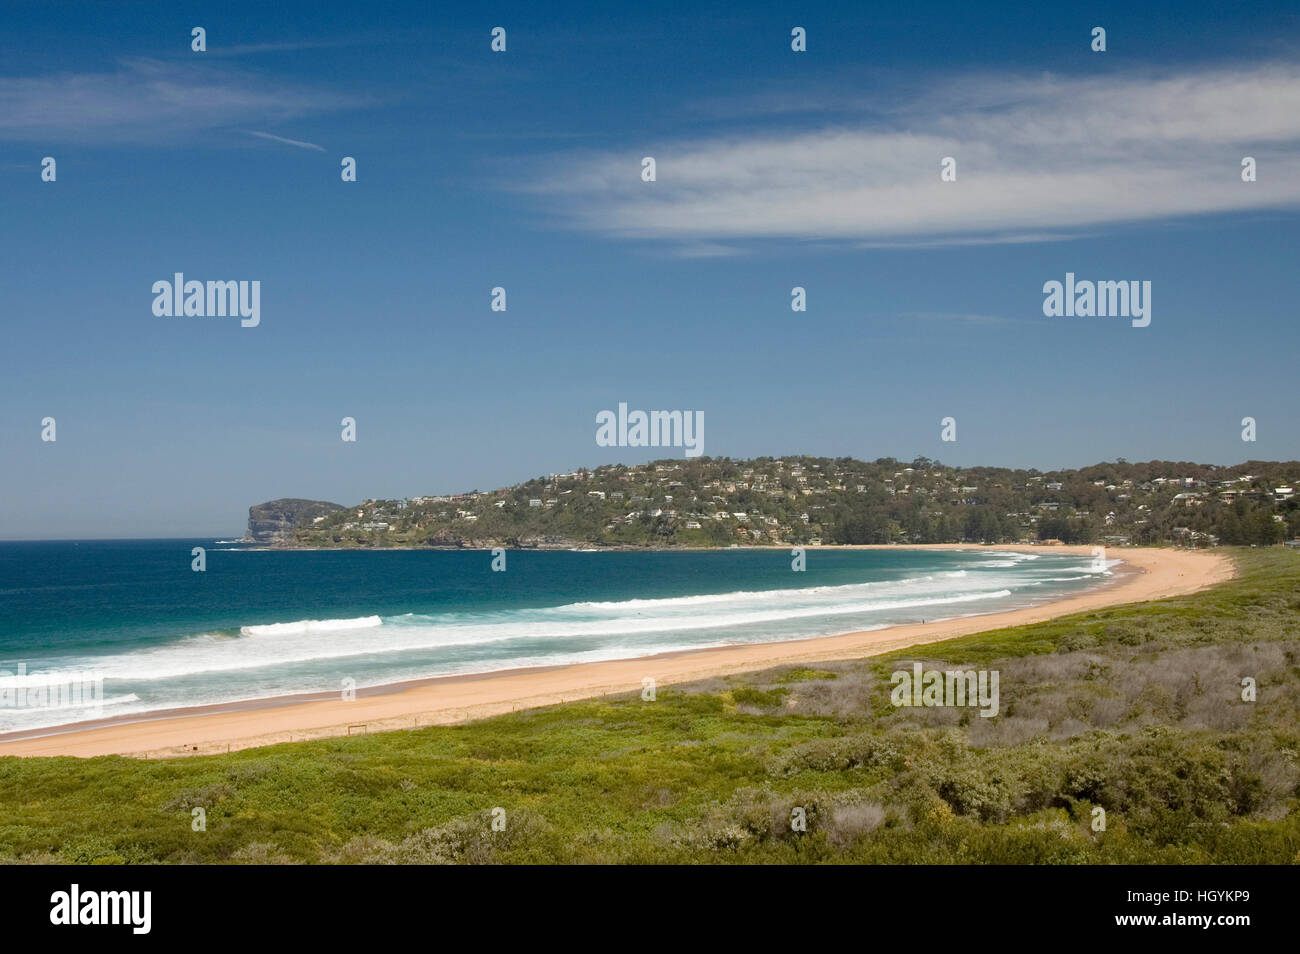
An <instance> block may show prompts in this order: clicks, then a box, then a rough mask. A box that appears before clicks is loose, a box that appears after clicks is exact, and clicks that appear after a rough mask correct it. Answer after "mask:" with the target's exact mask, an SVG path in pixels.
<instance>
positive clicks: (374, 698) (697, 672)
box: [0, 544, 1234, 757]
mask: <svg viewBox="0 0 1300 954" xmlns="http://www.w3.org/2000/svg"><path fill="white" fill-rule="evenodd" d="M828 549H829V548H828ZM846 549H882V550H889V549H894V550H897V549H904V547H901V546H898V545H882V546H873V547H856V548H846ZM906 549H917V550H953V549H966V550H1003V551H1007V550H1018V551H1024V552H1052V553H1081V554H1090V553H1091V552H1092V548H1091V547H1089V546H1077V547H1062V546H1034V545H1015V544H999V545H997V546H978V545H968V544H934V545H923V546H916V547H906ZM1109 555H1110V556H1113V557H1117V558H1119V559H1121V560H1123V561H1124V563H1123V565H1122V566H1121V567H1120V568H1119V573H1118V576H1119V579H1117V581H1115V582H1113V583H1111V584H1109V585H1107V586H1103V587H1099V588H1097V589H1094V590H1089V591H1088V592H1086V593H1082V594H1079V595H1077V596H1072V597H1068V598H1066V599H1062V600H1058V601H1055V602H1052V603H1044V604H1041V605H1039V606H1033V607H1026V608H1023V609H1018V610H1011V611H1007V612H1002V613H992V614H987V615H982V616H965V617H960V618H956V619H950V620H943V621H940V622H929V623H911V624H905V625H900V626H891V627H887V628H885V629H879V630H870V631H866V632H856V633H846V634H844V635H840V636H827V637H820V638H815V639H802V640H791V641H784V642H770V643H758V644H746V645H736V646H724V647H715V648H709V649H692V650H682V651H678V652H671V653H661V654H657V655H653V656H642V657H637V658H633V659H622V660H608V661H601V662H589V663H574V664H570V665H562V666H550V667H544V668H533V669H509V670H503V671H499V672H492V673H484V674H476V675H459V676H443V677H436V678H431V679H422V680H416V681H411V682H404V683H397V684H394V685H389V686H381V687H375V688H373V689H369V690H358V693H357V697H356V699H354V700H351V701H344V700H342V699H340V698H338V693H336V692H330V693H320V694H315V695H309V696H304V695H296V696H289V697H279V698H271V699H259V700H251V701H248V702H242V703H226V704H221V705H214V706H203V707H196V708H192V709H184V710H167V711H160V712H156V713H148V714H137V715H133V716H125V717H122V718H120V719H117V720H103V721H100V722H97V723H80V724H78V725H76V726H69V727H61V728H50V729H38V730H30V731H26V732H15V733H9V734H7V735H4V736H0V756H4V755H21V756H52V755H71V756H80V757H89V756H95V755H109V754H121V755H133V756H138V757H171V756H180V755H197V754H215V753H220V752H226V751H228V750H229V751H234V750H236V749H243V748H251V747H254V746H261V745H272V744H276V743H280V742H288V741H303V740H306V739H317V738H327V737H332V736H341V735H347V734H355V733H358V732H375V731H392V730H396V729H403V728H412V727H414V726H426V725H439V724H450V723H454V722H461V721H466V720H469V719H478V718H484V717H487V716H492V715H498V714H501V713H503V712H510V711H513V710H517V709H528V708H535V707H538V706H545V705H553V704H555V703H559V702H568V701H573V700H575V699H583V698H591V697H594V696H600V695H608V694H612V693H623V692H630V691H633V690H638V691H639V690H640V689H641V688H642V680H643V679H645V678H652V679H654V680H655V684H656V685H657V686H666V685H671V684H672V683H677V682H687V681H692V680H696V679H703V678H707V677H710V676H722V675H731V674H733V673H738V672H745V671H754V670H759V669H766V668H769V667H772V666H778V665H785V664H792V663H809V662H824V661H829V660H835V659H849V658H855V657H862V656H870V655H878V654H880V653H884V652H889V651H891V650H895V649H900V648H905V647H907V646H913V645H920V644H924V643H928V642H936V641H939V640H943V639H948V638H951V637H953V636H963V635H967V634H970V633H976V632H984V631H988V630H993V629H1000V628H1003V627H1007V626H1018V625H1024V624H1027V623H1035V622H1041V621H1043V620H1047V619H1052V618H1055V617H1058V616H1064V615H1068V614H1071V613H1077V612H1083V611H1087V610H1092V609H1098V608H1101V607H1105V606H1112V605H1118V604H1121V603H1133V602H1144V601H1149V600H1156V599H1163V598H1165V597H1169V596H1176V595H1181V594H1184V593H1191V592H1195V591H1196V590H1200V589H1203V588H1205V587H1207V586H1211V585H1213V584H1215V583H1219V582H1222V581H1224V580H1226V579H1229V578H1231V576H1232V575H1233V572H1234V571H1233V567H1232V563H1231V561H1230V560H1229V559H1228V558H1227V557H1224V556H1220V555H1217V554H1214V553H1213V552H1206V551H1188V550H1169V549H1140V548H1135V549H1127V548H1125V549H1115V550H1112V551H1110V552H1109Z"/></svg>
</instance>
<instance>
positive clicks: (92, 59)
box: [0, 2, 1300, 539]
mask: <svg viewBox="0 0 1300 954" xmlns="http://www.w3.org/2000/svg"><path fill="white" fill-rule="evenodd" d="M550 6H553V5H548V6H547V8H542V7H539V6H538V5H536V4H493V5H490V6H488V7H487V8H485V10H484V11H483V12H479V11H475V10H468V9H467V10H464V11H462V12H457V11H456V10H454V9H453V10H447V9H442V8H435V7H433V6H431V5H428V4H410V5H404V4H384V5H370V6H366V5H354V4H334V3H329V2H314V3H311V4H301V5H300V4H283V5H275V6H274V8H270V7H268V6H267V5H265V4H220V5H216V4H184V3H180V4H156V5H155V4H114V5H105V4H59V3H23V2H18V3H9V4H7V5H6V13H5V18H4V23H3V25H0V208H2V209H3V220H2V221H3V228H2V229H0V243H2V245H0V252H2V253H3V256H4V260H5V262H6V267H5V269H4V270H3V274H2V277H0V295H2V297H0V303H2V307H0V316H2V317H0V321H3V323H4V342H5V359H6V360H5V361H4V374H3V375H2V376H0V446H2V447H3V451H4V454H3V461H4V463H3V470H2V472H0V538H9V539H15V538H16V539H30V538H38V537H117V536H173V535H176V536H179V535H190V534H214V535H224V534H237V533H238V532H239V531H240V530H241V529H242V527H243V525H244V522H245V519H246V512H247V508H248V506H249V505H250V504H253V503H257V502H260V501H263V500H267V499H271V498H274V497H281V496H300V497H311V498H318V499H327V500H334V501H338V502H343V503H347V502H353V501H356V500H359V499H361V498H363V497H387V496H408V495H414V494H425V493H439V492H451V491H457V490H465V489H471V488H475V487H477V488H481V489H486V488H491V487H496V486H501V485H504V484H508V483H513V482H516V481H518V480H522V479H526V478H528V477H532V476H536V475H539V474H545V473H550V472H555V471H566V470H570V469H572V468H574V467H576V466H583V465H585V466H595V465H598V464H601V463H613V462H617V461H623V462H629V463H630V462H634V461H638V460H645V459H650V458H652V457H657V456H669V455H673V454H674V453H679V452H674V451H672V450H668V451H659V450H641V449H619V448H603V447H598V446H597V445H596V443H595V440H594V434H595V415H596V413H597V412H598V411H600V410H602V409H606V408H611V409H612V408H615V407H616V406H617V404H618V403H619V402H620V401H624V402H627V403H628V404H629V405H630V406H631V407H633V408H644V409H691V410H701V411H703V412H704V416H705V443H704V452H705V453H706V454H709V455H715V456H716V455H729V456H734V457H747V456H754V455H761V454H791V453H809V454H825V455H852V456H856V457H861V458H867V459H873V458H876V457H879V456H897V457H900V458H907V459H910V458H912V457H914V456H916V455H925V456H929V457H937V458H939V459H941V460H943V461H944V462H945V463H952V464H960V465H973V464H988V465H1008V466H1025V467H1030V466H1033V467H1039V468H1041V469H1050V468H1053V467H1070V466H1080V465H1084V464H1088V463H1093V462H1096V461H1098V460H1108V459H1114V458H1116V457H1127V458H1128V459H1130V460H1145V459H1151V458H1169V459H1175V460H1198V461H1203V462H1209V463H1225V464H1226V463H1236V462H1239V461H1242V460H1248V459H1293V458H1295V457H1297V456H1300V454H1297V450H1298V449H1300V415H1297V414H1296V413H1295V407H1296V388H1295V367H1296V356H1297V354H1300V327H1298V326H1297V321H1296V314H1295V300H1296V293H1295V276H1296V267H1295V260H1296V254H1297V248H1298V247H1300V246H1298V245H1297V241H1296V240H1297V227H1298V226H1300V217H1298V216H1297V208H1298V207H1300V150H1297V144H1298V142H1300V15H1298V14H1297V11H1296V8H1295V7H1294V5H1293V4H1267V3H1262V4H1254V5H1251V6H1250V7H1249V9H1248V10H1246V9H1245V8H1241V9H1238V5H1236V4H1201V5H1198V11H1197V12H1188V11H1186V10H1184V9H1183V5H1181V4H1169V5H1163V4H1148V5H1143V7H1144V9H1142V10H1140V11H1139V10H1133V9H1130V6H1129V5H1128V4H1113V5H1107V4H1086V5H1067V6H1059V5H1050V8H1045V7H1046V6H1047V5H1036V4H1035V5H1031V4H1025V5H1023V6H1022V5H1005V6H994V5H971V4H942V3H941V4H926V5H924V6H922V7H914V6H909V5H893V7H888V6H887V7H883V8H881V7H872V8H867V7H863V6H861V5H859V6H858V7H856V8H855V7H854V5H849V4H825V5H817V4H808V5H789V4H775V3H774V4H757V5H751V7H752V9H751V10H750V11H747V12H740V11H737V10H735V9H729V5H718V6H716V7H712V8H710V7H708V6H701V5H700V4H697V3H683V4H678V3H661V4H654V5H637V6H626V7H624V5H618V6H617V8H616V7H615V5H609V4H591V5H576V4H571V5H564V6H563V9H562V10H561V11H556V10H554V9H550ZM194 26H202V27H204V28H205V29H206V31H207V46H208V50H207V52H206V53H195V52H192V51H191V50H190V30H191V28H192V27H194ZM495 26H502V27H505V29H506V30H507V51H506V52H505V53H504V54H495V53H492V52H491V51H490V49H489V42H490V31H491V29H492V28H493V27H495ZM793 26H803V27H805V28H806V29H807V33H808V50H807V52H805V53H794V52H792V51H791V50H790V30H791V28H792V27H793ZM1094 26H1103V27H1105V28H1106V30H1107V47H1108V48H1107V51H1106V52H1105V53H1094V52H1092V51H1091V49H1090V46H1089V45H1090V31H1091V30H1092V28H1093V27H1094ZM277 137H278V138H277ZM284 140H289V141H284ZM647 155H649V156H654V157H655V158H656V160H657V164H658V169H657V172H658V181H656V182H654V183H644V182H642V181H641V179H640V174H639V173H640V160H641V157H643V156H647ZM944 155H953V156H955V157H956V159H957V162H958V167H957V168H958V176H957V181H956V182H954V183H940V182H939V175H938V173H939V161H940V158H941V157H942V156H944ZM1246 155H1250V156H1254V157H1256V159H1257V160H1258V162H1259V178H1258V181H1257V182H1254V183H1243V182H1241V181H1240V160H1241V157H1242V156H1246ZM44 156H53V157H55V158H56V160H57V163H58V165H57V170H58V179H57V181H56V182H54V183H46V182H42V181H41V178H40V164H41V159H42V157H44ZM343 156H353V157H355V158H356V159H357V163H358V181H357V182H355V183H343V182H341V181H340V177H339V162H340V159H341V158H342V157H343ZM177 271H181V272H184V273H185V274H186V276H187V278H192V279H200V280H207V279H213V280H217V279H220V280H227V279H245V280H258V281H260V282H261V283H262V316H261V324H260V325H259V326H258V327H256V328H241V327H240V326H239V324H238V321H237V320H235V321H232V320H230V319H210V320H209V319H167V318H159V317H155V316H154V315H153V313H152V310H151V304H152V301H153V295H152V293H151V286H152V284H153V282H155V281H157V280H160V279H170V278H171V276H172V274H173V273H174V272H177ZM1067 271H1072V272H1075V273H1076V274H1077V275H1078V277H1079V278H1081V279H1082V278H1091V279H1094V280H1145V281H1150V282H1151V283H1152V287H1153V294H1152V298H1153V301H1152V305H1153V308H1152V322H1151V325H1150V327H1147V328H1142V329H1136V328H1132V327H1130V325H1129V323H1128V321H1126V320H1123V319H1099V318H1093V319H1065V318H1047V317H1044V315H1043V313H1042V302H1043V293H1042V286H1043V283H1044V282H1047V281H1051V280H1062V279H1063V278H1064V276H1065V273H1066V272H1067ZM498 285H500V286H504V287H505V288H506V289H507V294H508V303H509V307H508V310H507V311H506V312H493V311H491V310H490V309H489V300H490V291H491V289H492V288H493V287H494V286H498ZM795 285H801V286H803V287H805V288H806V289H807V293H808V311H807V312H805V313H793V312H792V311H791V310H790V290H791V288H792V287H793V286H795ZM949 415H951V416H953V417H955V418H956V419H957V422H958V440H957V441H956V442H955V443H943V442H941V441H940V439H939V436H940V427H939V421H940V419H941V418H942V417H945V416H949ZM46 416H52V417H54V418H55V419H56V420H57V422H58V424H57V426H58V440H57V442H55V443H52V444H51V443H45V442H42V441H41V440H40V430H41V428H40V421H41V419H42V418H43V417H46ZM344 416H351V417H354V418H355V419H356V420H357V427H358V440H357V442H356V443H354V444H349V443H344V442H342V441H341V440H340V437H339V434H340V426H339V422H340V420H341V418H343V417H344ZM1245 416H1253V417H1255V418H1256V419H1257V421H1258V428H1259V438H1258V441H1257V442H1256V443H1254V444H1246V443H1243V442H1242V441H1241V440H1240V432H1241V427H1240V421H1241V418H1242V417H1245Z"/></svg>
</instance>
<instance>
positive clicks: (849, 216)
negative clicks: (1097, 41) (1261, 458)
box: [523, 63, 1300, 247]
mask: <svg viewBox="0 0 1300 954" xmlns="http://www.w3.org/2000/svg"><path fill="white" fill-rule="evenodd" d="M939 87H940V89H941V90H942V91H943V92H939V93H928V94H924V95H918V96H917V97H915V98H914V99H913V100H911V101H910V102H904V103H893V102H891V103H889V104H884V103H881V104H874V105H877V106H879V108H878V109H876V110H872V106H873V104H871V103H869V102H865V101H863V102H860V103H855V108H860V109H861V111H862V112H863V113H864V114H865V113H870V114H871V115H870V117H869V118H867V117H866V116H864V117H863V118H861V119H860V120H856V121H855V120H841V121H840V122H838V123H837V124H836V125H835V126H833V127H825V128H819V129H816V130H808V129H807V128H806V127H805V128H803V129H800V130H799V131H794V132H789V133H785V134H782V133H779V132H774V131H773V125H772V123H771V122H770V121H767V122H763V123H762V124H761V126H760V128H761V131H756V132H753V133H749V134H746V133H735V132H733V133H730V134H728V135H726V136H712V137H697V138H691V139H681V140H676V141H660V142H657V143H654V144H648V145H646V146H645V147H644V149H643V151H640V152H636V153H635V154H629V153H622V154H612V153H608V152H604V153H591V152H588V153H581V152H579V153H572V154H569V155H566V156H563V157H560V158H558V159H557V160H556V161H555V162H554V163H552V164H550V165H549V166H547V167H546V168H545V169H544V171H543V173H542V174H541V175H539V176H537V177H535V178H533V179H532V180H531V181H530V182H528V183H527V184H526V185H525V186H524V187H523V188H524V189H525V190H526V191H529V192H532V193H533V194H535V195H537V196H539V197H541V198H543V199H545V200H548V201H549V202H550V203H551V206H552V208H553V209H554V214H555V216H556V218H557V219H558V220H559V221H561V222H563V223H565V224H568V225H570V226H573V227H576V228H579V229H587V230H592V231H596V232H601V233H605V234H608V235H612V236H617V237H624V238H639V239H666V240H673V241H677V242H684V243H688V244H702V245H704V246H705V247H707V245H708V244H709V243H727V242H736V241H738V240H752V239H787V240H790V239H793V240H810V239H821V240H827V239H829V240H840V241H846V242H851V243H854V244H865V245H872V246H882V245H890V246H894V245H945V244H972V243H982V242H1014V241H1044V240H1053V239H1061V238H1068V237H1072V236H1074V235H1076V234H1077V233H1078V232H1079V231H1080V230H1096V229H1098V228H1100V227H1103V226H1111V225H1114V224H1117V223H1124V222H1140V221H1148V220H1153V219H1161V218H1169V217H1174V216H1186V215H1194V214H1200V213H1212V212H1231V211H1245V210H1258V209H1276V208H1284V207H1286V208H1290V207H1297V206H1300V149H1298V148H1297V146H1298V145H1300V66H1297V65H1294V64H1289V63H1285V64H1284V63H1275V64H1267V65H1260V66H1255V67H1236V68H1223V69H1219V70H1215V71H1208V72H1197V73H1167V74H1163V75H1142V76H1134V75H1129V76H1113V75H1112V76H1107V77H1104V78H1092V77H1089V78H1083V79H1079V78H1062V77H1053V76H1042V77H1034V78H1018V77H1010V78H1008V77H996V78H990V77H987V76H969V77H961V76H958V77H948V78H946V79H945V80H944V81H943V82H942V83H941V84H939ZM817 107H818V104H817V103H816V102H809V104H808V110H807V111H808V112H810V113H811V112H814V111H815V110H816V109H817ZM792 109H793V107H792V104H791V100H790V98H789V97H788V96H787V97H784V98H781V99H779V100H778V101H777V102H776V103H775V105H773V104H770V103H769V104H765V107H763V108H759V109H757V110H755V113H762V112H765V111H767V112H770V113H775V114H777V115H784V114H785V113H788V112H790V111H792ZM750 125H756V123H750ZM647 154H648V155H654V156H655V158H656V161H657V179H658V181H656V182H653V183H646V182H642V181H641V179H640V159H641V156H642V155H647ZM1246 155H1250V156H1254V157H1255V158H1256V159H1257V160H1258V162H1259V181H1257V182H1254V183H1243V182H1242V181H1241V175H1240V173H1241V168H1240V161H1241V158H1242V157H1243V156H1246ZM944 156H953V157H955V158H956V160H957V181H956V182H951V183H945V182H941V181H940V179H939V165H940V160H941V158H942V157H944Z"/></svg>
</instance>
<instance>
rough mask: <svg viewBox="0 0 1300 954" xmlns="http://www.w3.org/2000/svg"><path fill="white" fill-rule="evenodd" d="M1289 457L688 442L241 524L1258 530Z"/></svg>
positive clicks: (466, 529)
mask: <svg viewBox="0 0 1300 954" xmlns="http://www.w3.org/2000/svg"><path fill="white" fill-rule="evenodd" d="M1298 485H1300V462H1297V461H1290V462H1284V463H1276V462H1268V461H1250V462H1247V463H1245V464H1240V465H1236V466H1233V467H1217V466H1213V465H1205V464H1194V463H1188V462H1177V461H1149V462H1146V463H1137V464H1133V463H1129V462H1127V461H1123V460H1120V461H1116V462H1114V463H1102V464H1097V465H1094V466H1092V467H1084V468H1081V469H1079V470H1065V471H1048V472H1043V471H1037V470H1011V469H1008V468H1000V467H969V468H957V467H947V466H945V465H943V464H941V463H939V462H938V461H933V460H929V459H927V458H918V459H916V460H914V461H912V462H910V463H904V462H902V461H897V460H893V459H891V458H882V459H880V460H876V461H872V462H867V461H860V460H855V459H853V458H834V459H832V458H815V457H785V458H770V457H764V458H756V459H754V460H731V459H729V458H709V457H699V458H692V459H687V460H660V461H655V462H652V463H648V464H638V465H635V466H625V465H621V464H619V465H610V466H605V467H598V468H596V469H594V470H578V471H575V472H573V473H569V474H553V475H551V476H549V477H539V478H536V479H534V480H530V481H526V482H524V483H522V484H517V485H515V486H512V487H503V488H499V489H497V490H493V491H482V492H480V491H470V492H468V493H462V494H449V495H442V496H428V497H411V498H404V499H401V500H366V501H363V502H362V503H360V504H357V505H354V506H351V507H346V508H340V507H338V506H337V505H334V504H317V505H315V509H310V508H308V507H306V506H305V505H307V504H311V503H312V502H310V501H297V500H291V501H272V502H270V503H268V504H262V505H259V506H257V507H254V508H252V509H251V511H250V519H249V539H251V540H254V541H256V542H259V543H271V544H275V545H280V546H305V547H357V548H365V547H429V546H433V547H495V546H504V547H547V546H556V547H572V546H596V547H600V546H629V547H647V546H649V547H718V546H731V545H740V546H746V545H748V546H753V545H760V544H763V545H802V544H817V543H839V544H864V543H872V544H885V543H1014V542H1023V541H1039V540H1060V541H1062V542H1064V543H1099V544H1107V545H1120V544H1160V543H1176V544H1179V545H1188V546H1211V545H1215V544H1219V543H1222V544H1230V545H1251V544H1255V545H1268V544H1271V543H1276V542H1278V541H1281V540H1283V539H1291V538H1295V537H1300V498H1297V497H1296V495H1295V487H1296V486H1298Z"/></svg>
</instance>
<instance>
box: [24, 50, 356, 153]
mask: <svg viewBox="0 0 1300 954" xmlns="http://www.w3.org/2000/svg"><path fill="white" fill-rule="evenodd" d="M366 104H367V101H366V100H365V99H364V98H363V97H360V96H356V95H354V94H349V93H339V92H334V91H330V90H326V89H319V88H316V87H313V86H309V85H303V84H297V83H292V82H287V81H283V80H277V79H272V78H268V77H266V76H262V75H260V74H257V73H252V72H247V71H243V70H236V69H228V68H224V67H222V66H218V65H212V64H208V63H204V62H202V61H198V60H197V59H196V60H195V62H192V63H184V64H178V63H174V62H161V61H157V60H142V59H136V60H124V61H123V62H122V63H121V65H120V66H119V68H118V69H117V70H115V71H113V72H110V73H60V74H54V75H51V76H40V77H0V140H16V141H25V142H41V143H60V142H74V143H89V144H131V143H169V142H187V141H191V140H192V137H193V135H194V133H196V132H198V131H201V130H209V129H226V128H229V127H231V126H234V125H251V124H258V125H262V124H270V123H277V122H283V121H286V120H291V119H299V118H302V117H304V116H311V115H317V114H321V113H326V112H332V111H337V110H345V109H353V108H358V107H360V106H363V105H366Z"/></svg>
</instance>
